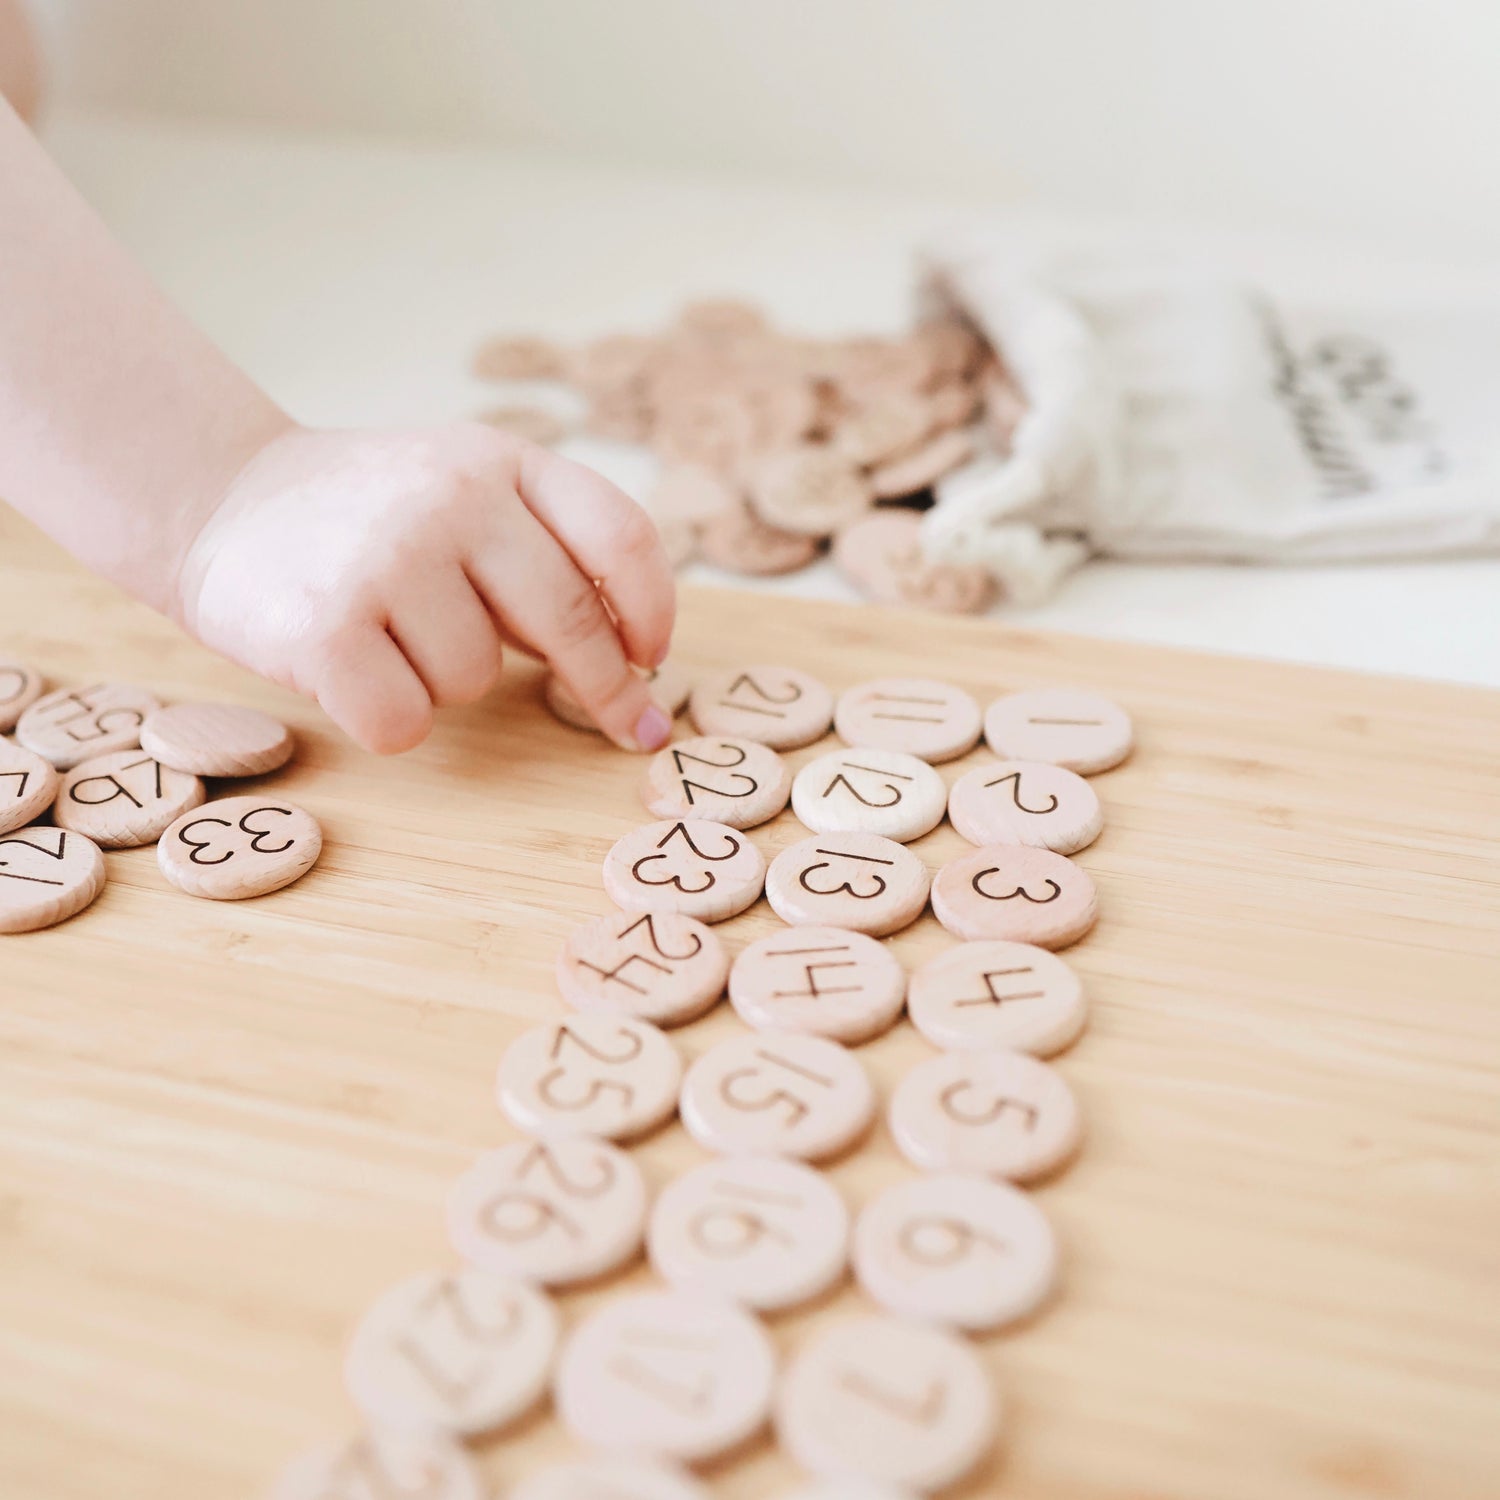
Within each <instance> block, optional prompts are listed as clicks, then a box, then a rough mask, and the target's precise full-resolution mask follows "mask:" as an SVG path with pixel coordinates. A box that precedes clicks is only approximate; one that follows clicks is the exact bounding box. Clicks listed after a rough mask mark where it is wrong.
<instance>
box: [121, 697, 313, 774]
mask: <svg viewBox="0 0 1500 1500" xmlns="http://www.w3.org/2000/svg"><path fill="white" fill-rule="evenodd" d="M141 748H142V749H143V750H145V751H146V753H147V754H148V755H154V756H155V757H156V758H157V759H158V760H159V761H160V762H161V763H162V764H163V765H164V766H170V767H171V768H172V769H173V770H174V771H190V772H191V773H192V774H193V775H194V776H261V775H264V774H265V773H266V772H267V771H274V770H276V769H277V768H278V767H280V766H284V765H285V764H286V763H287V761H289V760H290V759H291V758H292V731H291V730H290V729H288V728H287V727H286V725H285V724H283V723H281V722H280V721H279V720H277V719H273V718H272V717H271V716H270V714H263V713H261V711H260V710H259V709H257V708H241V707H240V706H239V705H237V704H234V703H174V704H172V706H171V707H170V708H159V709H157V710H156V712H155V713H152V714H148V715H147V717H146V722H145V723H144V724H142V725H141Z"/></svg>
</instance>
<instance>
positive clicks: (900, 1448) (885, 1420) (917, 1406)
mask: <svg viewBox="0 0 1500 1500" xmlns="http://www.w3.org/2000/svg"><path fill="white" fill-rule="evenodd" d="M998 1423H999V1409H998V1403H997V1401H996V1399H995V1395H994V1392H993V1391H992V1390H991V1388H990V1382H989V1378H988V1376H987V1375H986V1374H985V1370H984V1366H983V1365H982V1364H981V1363H980V1361H979V1357H978V1356H977V1355H976V1354H975V1353H974V1352H973V1350H972V1349H970V1348H969V1347H968V1345H967V1344H965V1343H963V1342H962V1340H960V1339H958V1338H956V1337H955V1336H954V1335H953V1334H951V1333H947V1332H945V1331H944V1330H942V1329H938V1328H933V1327H929V1326H928V1325H926V1324H923V1323H916V1322H908V1321H906V1320H904V1319H899V1318H891V1317H880V1316H876V1317H862V1318H853V1319H850V1320H848V1321H846V1322H843V1323H838V1324H836V1325H835V1326H834V1327H832V1328H829V1329H827V1330H826V1331H825V1332H823V1333H821V1334H819V1335H818V1336H817V1337H816V1338H815V1339H814V1340H813V1341H812V1342H811V1343H809V1344H807V1345H805V1346H804V1347H803V1348H802V1349H801V1350H800V1351H799V1352H798V1354H797V1355H796V1357H795V1358H794V1359H793V1360H792V1361H791V1363H790V1364H789V1365H788V1366H787V1369H786V1372H785V1374H784V1375H783V1376H782V1379H781V1385H780V1388H779V1390H778V1391H777V1395H776V1434H777V1436H778V1437H779V1438H780V1439H781V1444H782V1446H783V1447H784V1448H785V1449H786V1451H787V1452H788V1453H789V1454H790V1455H791V1456H792V1458H793V1459H795V1460H796V1462H797V1463H799V1464H801V1465H802V1467H803V1468H804V1469H810V1470H811V1471H812V1472H813V1473H814V1474H820V1475H822V1476H824V1477H825V1478H828V1479H841V1480H842V1479H865V1480H870V1481H874V1482H876V1483H881V1484H890V1485H899V1486H909V1487H910V1488H912V1489H915V1490H921V1491H923V1492H926V1491H929V1490H939V1489H946V1488H947V1486H949V1485H950V1484H953V1483H955V1482H956V1481H957V1480H959V1479H962V1478H963V1477H964V1475H965V1474H967V1473H969V1472H970V1471H971V1470H972V1469H974V1468H975V1467H976V1466H977V1465H978V1463H979V1461H980V1460H981V1459H982V1458H983V1457H984V1455H985V1454H986V1453H987V1452H988V1451H989V1449H990V1446H991V1444H992V1443H993V1442H994V1440H995V1433H996V1429H997V1426H998Z"/></svg>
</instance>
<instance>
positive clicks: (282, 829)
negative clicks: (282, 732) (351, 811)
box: [156, 794, 323, 901]
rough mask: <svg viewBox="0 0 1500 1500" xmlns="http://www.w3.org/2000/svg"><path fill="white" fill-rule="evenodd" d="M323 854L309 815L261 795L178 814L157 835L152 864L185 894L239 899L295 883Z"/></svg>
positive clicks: (320, 838)
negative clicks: (168, 826)
mask: <svg viewBox="0 0 1500 1500" xmlns="http://www.w3.org/2000/svg"><path fill="white" fill-rule="evenodd" d="M322 851H323V830H322V829H321V828H319V827H318V823H317V820H316V819H315V818H314V817H313V816H312V814H311V813H309V812H305V811H303V809H302V808H300V807H298V806H297V805H296V804H295V803H292V802H284V801H282V800H281V799H280V798H277V797H274V796H271V795H269V794H266V795H260V796H254V797H225V798H223V799H222V800H220V801H217V802H207V803H204V804H203V806H202V807H199V808H195V809H194V810H193V811H192V812H189V813H185V814H183V816H182V817H180V818H178V820H177V821H176V822H175V823H173V824H172V826H171V827H170V828H168V829H167V831H166V832H165V833H164V834H162V836H161V842H160V843H158V844H157V846H156V860H157V863H158V864H159V865H160V866H161V872H162V874H163V875H165V876H166V877H167V879H168V880H170V881H171V882H172V884H173V885H175V886H176V887H177V888H178V889H179V890H182V891H186V892H187V893H188V895H190V896H203V897H205V898H207V899H208V900H211V901H241V900H244V899H246V898H247V897H250V896H264V895H265V894H266V893H267V892H268V891H279V890H280V889H281V888H282V887H283V886H288V885H291V884H292V882H293V881H295V880H300V879H301V878H302V877H303V876H304V875H305V874H307V872H308V871H309V870H310V869H311V868H312V867H313V866H314V865H315V864H316V863H317V861H318V855H319V854H321V853H322Z"/></svg>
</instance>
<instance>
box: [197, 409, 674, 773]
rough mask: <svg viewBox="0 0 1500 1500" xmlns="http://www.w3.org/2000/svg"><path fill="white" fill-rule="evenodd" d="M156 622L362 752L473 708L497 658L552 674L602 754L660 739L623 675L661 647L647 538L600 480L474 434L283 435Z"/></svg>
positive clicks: (201, 541)
mask: <svg viewBox="0 0 1500 1500" xmlns="http://www.w3.org/2000/svg"><path fill="white" fill-rule="evenodd" d="M595 581H597V585H598V586H597V588H596V587H595ZM606 606H607V608H606ZM174 607H175V612H176V613H177V615H178V617H179V618H180V619H181V620H182V622H183V623H184V624H185V625H186V626H187V628H188V629H189V630H191V631H192V632H193V633H194V634H195V635H197V636H198V637H199V638H200V639H201V640H202V641H203V642H204V643H205V644H206V645H208V646H211V647H212V648H213V649H214V650H216V651H220V652H222V653H223V654H224V655H225V656H228V657H231V658H233V659H234V660H235V661H238V662H240V663H241V664H242V665H244V666H247V667H249V668H251V669H252V670H253V671H256V672H259V673H261V674H262V675H263V676H266V677H270V678H272V679H274V680H275V681H277V682H280V683H283V684H285V685H287V686H289V687H293V688H296V689H297V691H299V692H302V693H306V694H307V695H308V696H310V697H313V698H316V699H317V700H318V702H319V703H321V704H322V706H323V708H324V709H325V710H326V711H327V713H328V715H329V717H330V718H331V719H333V720H334V722H335V723H337V724H339V725H340V726H341V727H342V728H343V729H345V730H346V731H347V732H348V733H349V734H350V735H351V736H352V737H353V738H354V739H356V740H357V741H359V743H360V744H361V745H364V746H365V747H366V748H368V749H370V750H375V751H379V752H381V753H391V752H394V751H398V750H407V749H410V748H411V747H412V746H413V745H415V744H417V743H418V742H419V741H420V740H421V739H422V738H423V737H424V736H425V735H426V734H427V731H428V729H429V728H430V727H431V725H432V710H433V708H434V707H443V706H445V705H448V704H457V703H472V702H473V701H474V700H475V699H477V698H480V697H482V696H483V695H484V694H485V693H486V692H487V691H488V690H489V689H490V688H491V687H492V686H493V685H494V683H495V680H496V678H497V677H498V676H499V674H500V660H501V646H502V642H503V643H506V644H510V645H517V646H519V647H521V649H523V650H526V651H530V652H533V653H535V654H536V655H538V656H543V657H545V658H546V659H547V660H548V661H549V662H551V663H552V665H553V667H554V668H555V669H556V670H557V672H558V674H559V675H560V676H561V677H562V678H563V680H564V681H565V682H566V683H567V685H568V686H569V687H570V688H572V690H573V692H574V693H575V694H576V695H577V697H578V700H579V702H580V703H582V704H583V705H584V707H585V708H587V709H588V710H589V711H590V713H592V714H593V715H594V717H595V718H596V719H597V721H598V723H599V725H600V727H601V728H603V729H604V731H605V732H606V733H607V734H608V735H609V736H610V737H611V738H612V739H613V740H615V741H616V742H617V743H618V744H621V745H624V746H626V747H627V748H630V749H642V750H654V749H656V748H657V747H658V746H660V745H662V744H664V743H665V742H666V740H667V738H668V736H669V733H670V730H671V724H670V722H669V721H668V719H667V717H666V715H665V714H663V713H662V711H661V709H660V708H658V707H656V705H655V704H654V703H653V702H652V701H651V698H650V696H649V694H648V692H647V689H646V686H645V683H644V682H643V681H642V679H641V678H640V677H639V676H638V675H637V674H636V672H635V671H633V670H632V667H631V663H634V664H635V665H636V666H638V667H652V666H656V665H657V664H658V663H659V662H660V661H661V660H662V659H663V658H664V657H665V656H666V654H667V648H668V645H669V643H670V641H671V635H672V619H673V610H674V597H673V581H672V572H671V569H670V567H669V566H668V564H667V560H666V557H665V556H664V555H663V553H662V550H661V545H660V543H659V542H658V540H657V537H656V532H655V529H654V528H653V527H652V525H651V523H650V521H649V520H648V519H647V517H646V516H645V514H644V513H643V512H642V511H640V510H639V509H637V507H636V506H635V505H634V504H633V503H632V502H631V501H630V500H629V499H628V498H627V497H626V496H625V495H624V494H623V493H622V492H621V491H620V490H618V489H616V488H615V486H614V485H612V484H610V483H609V482H608V481H607V480H605V479H603V478H601V477H600V476H599V475H597V474H595V473H592V472H591V471H590V470H588V469H586V468H583V467H582V466H580V465H578V464H575V463H571V462H570V461H569V460H567V459H564V458H559V457H558V456H557V455H556V454H553V453H549V452H548V451H547V450H546V449H544V448H539V447H537V446H536V445H535V444H533V443H528V442H524V441H521V440H518V439H515V438H510V437H507V436H505V435H504V434H502V433H499V432H497V431H495V430H494V429H492V428H488V427H481V426H477V425H455V426H452V427H440V428H434V429H431V430H428V431H416V432H378V433H375V432H370V433H363V432H348V433H345V432H309V431H307V430H305V429H301V428H295V427H293V428H290V429H289V430H287V431H286V432H285V433H284V434H283V435H282V436H280V437H277V438H275V439H273V440H272V441H271V442H270V443H269V444H267V446H266V447H265V448H263V449H262V450H261V452H260V453H259V454H258V455H257V457H256V458H255V459H254V460H253V461H252V462H251V463H250V464H249V466H248V467H247V468H246V469H245V470H244V471H243V472H242V473H241V474H240V476H239V477H238V478H237V479H236V480H235V482H234V483H233V485H232V486H231V487H230V489H229V492H228V493H227V495H226V496H225V497H224V500H223V502H222V503H221V504H220V505H219V506H218V507H217V508H216V509H215V510H214V512H213V513H212V514H211V515H210V516H209V518H208V520H207V521H206V523H205V524H204V525H203V527H202V529H201V531H200V532H199V533H198V535H197V538H196V540H195V541H194V542H193V543H192V545H191V547H190V548H189V550H188V552H187V555H186V557H185V560H184V562H183V566H182V568H181V569H180V571H179V573H178V577H177V581H176V590H175V601H174ZM611 616H613V619H611Z"/></svg>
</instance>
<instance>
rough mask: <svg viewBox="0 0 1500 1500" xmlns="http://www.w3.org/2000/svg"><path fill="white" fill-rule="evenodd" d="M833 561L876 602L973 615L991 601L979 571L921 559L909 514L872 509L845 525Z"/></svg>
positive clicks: (917, 523) (990, 586)
mask: <svg viewBox="0 0 1500 1500" xmlns="http://www.w3.org/2000/svg"><path fill="white" fill-rule="evenodd" d="M833 562H834V566H835V567H836V568H837V569H838V570H839V572H841V573H842V574H843V575H844V577H845V578H847V579H848V580H849V581H850V583H852V584H853V585H854V586H855V587H856V588H857V589H859V590H860V592H861V593H863V594H864V596H865V597H866V598H867V599H872V600H874V601H875V603H877V604H893V605H912V606H917V607H920V608H922V609H932V610H937V611H939V612H940V613H942V614H977V613H978V612H979V611H980V610H984V609H988V608H989V606H990V604H991V603H993V602H994V598H995V581H994V579H993V578H991V577H990V575H989V573H988V572H986V571H985V569H983V568H981V567H976V566H972V565H964V564H958V563H935V562H929V561H928V560H927V558H926V557H925V556H924V555H923V552H922V518H921V516H919V515H918V514H917V513H916V512H915V511H910V510H878V511H872V512H871V513H870V514H869V515H867V516H865V517H863V518H862V519H860V520H858V521H856V522H854V524H853V525H852V526H846V527H845V528H844V529H843V530H842V531H841V532H840V533H839V534H838V536H836V537H835V538H834V541H833Z"/></svg>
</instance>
